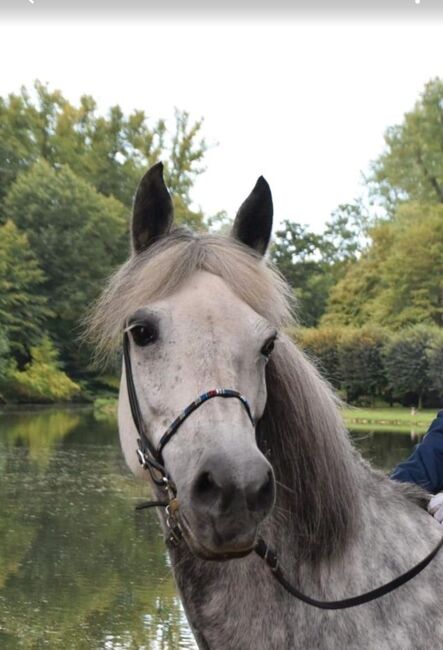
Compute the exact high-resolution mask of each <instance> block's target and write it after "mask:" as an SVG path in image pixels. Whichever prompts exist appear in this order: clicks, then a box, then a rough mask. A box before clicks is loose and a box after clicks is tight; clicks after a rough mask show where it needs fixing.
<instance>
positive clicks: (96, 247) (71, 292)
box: [5, 161, 128, 371]
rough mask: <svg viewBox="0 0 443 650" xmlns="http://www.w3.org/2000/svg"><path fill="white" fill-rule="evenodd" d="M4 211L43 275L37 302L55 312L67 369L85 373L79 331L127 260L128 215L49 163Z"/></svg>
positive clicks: (21, 183)
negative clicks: (20, 232)
mask: <svg viewBox="0 0 443 650" xmlns="http://www.w3.org/2000/svg"><path fill="white" fill-rule="evenodd" d="M5 209H6V212H7V214H8V215H9V216H10V218H11V219H13V220H14V222H15V223H16V224H17V226H18V227H19V228H21V229H22V230H23V231H24V232H25V233H26V236H27V239H28V241H29V244H30V246H31V248H32V251H33V254H34V256H35V258H36V259H37V260H38V264H39V266H40V268H41V269H42V271H43V272H44V279H43V275H40V276H39V281H40V286H39V295H40V298H39V299H38V300H40V301H43V302H47V303H48V304H49V305H50V307H51V312H52V314H51V317H50V318H48V320H47V327H48V331H49V333H50V335H51V338H52V339H53V341H54V342H55V344H56V346H57V347H58V348H59V349H60V351H61V354H62V359H63V361H64V362H66V363H67V364H68V368H70V369H71V370H72V371H76V370H80V369H81V368H82V367H83V368H84V366H85V364H86V359H87V357H88V356H89V355H87V353H86V351H85V356H84V358H82V357H81V356H80V350H79V344H78V333H79V330H78V326H79V324H80V321H81V319H82V317H83V315H84V313H85V310H86V308H87V307H88V306H89V305H90V304H91V302H92V301H93V300H95V298H96V297H97V295H98V293H99V291H100V290H101V288H102V286H103V282H104V279H105V278H106V277H107V276H109V274H110V273H111V272H112V271H113V269H114V268H115V266H116V265H117V264H119V263H121V262H122V261H123V260H124V259H125V258H126V257H127V253H128V244H127V240H128V236H127V230H128V214H127V213H128V211H127V209H126V208H125V207H124V206H123V205H122V204H121V203H120V202H119V201H117V200H116V199H115V198H113V197H105V196H102V195H101V194H99V193H98V192H97V191H96V190H95V189H94V187H92V186H91V185H90V184H89V183H87V182H86V181H84V180H83V179H80V178H78V177H77V176H76V175H75V174H74V173H73V172H72V171H71V170H70V169H69V167H67V166H65V167H62V168H61V169H59V170H58V171H55V170H54V169H53V168H52V167H50V165H49V164H48V163H46V162H44V161H41V162H38V163H36V164H35V165H34V166H33V167H32V168H31V169H30V170H29V171H27V172H24V173H22V174H20V176H19V177H18V178H17V181H16V182H15V183H14V185H13V186H12V187H11V189H10V191H9V193H8V195H7V197H6V199H5ZM35 300H37V299H35ZM34 323H35V325H33V327H35V328H38V321H34ZM13 340H15V334H14V337H12V338H11V341H13Z"/></svg>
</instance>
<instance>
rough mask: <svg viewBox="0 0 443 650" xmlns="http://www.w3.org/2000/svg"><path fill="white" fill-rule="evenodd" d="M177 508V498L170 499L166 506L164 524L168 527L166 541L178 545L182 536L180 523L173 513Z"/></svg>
mask: <svg viewBox="0 0 443 650" xmlns="http://www.w3.org/2000/svg"><path fill="white" fill-rule="evenodd" d="M177 510H178V500H177V499H172V501H170V503H168V505H167V506H166V525H167V527H168V528H169V537H168V541H169V542H170V543H171V544H172V545H173V546H178V545H179V544H180V542H181V540H182V538H183V533H182V529H181V528H180V524H179V523H178V521H177V519H176V518H175V513H176V512H177Z"/></svg>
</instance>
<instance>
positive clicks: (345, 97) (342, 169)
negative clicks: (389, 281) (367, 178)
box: [0, 0, 443, 230]
mask: <svg viewBox="0 0 443 650" xmlns="http://www.w3.org/2000/svg"><path fill="white" fill-rule="evenodd" d="M424 2H425V0H423V3H424ZM37 3H38V0H36V2H35V5H37ZM35 8H36V6H32V7H31V9H32V10H33V9H35ZM417 10H418V11H419V10H420V7H417ZM3 18H5V16H3ZM6 18H7V19H5V20H3V21H2V23H1V24H0V61H1V62H2V66H1V68H2V69H1V75H0V94H1V95H5V94H6V93H9V92H12V91H17V90H18V89H19V87H20V86H21V85H22V84H25V85H28V86H30V85H31V84H32V82H33V80H34V79H36V78H38V79H40V80H42V81H47V82H49V84H50V87H51V88H59V89H60V90H62V91H63V93H64V94H65V95H66V96H67V97H68V98H69V99H70V100H72V101H78V98H79V96H80V95H81V94H84V93H88V94H91V95H93V96H94V97H95V98H96V99H97V100H98V102H99V106H100V109H102V110H103V111H105V110H106V109H107V108H108V107H109V106H110V105H112V104H116V103H118V104H120V105H121V106H122V107H123V108H124V110H126V111H130V110H132V109H134V108H138V109H144V110H145V111H146V112H147V114H148V115H150V116H152V118H154V119H156V118H158V117H166V118H168V119H170V120H172V119H173V110H174V107H175V106H176V107H178V108H181V109H186V110H188V111H190V113H191V115H192V116H193V117H194V118H199V117H204V129H203V131H204V135H205V137H206V139H207V141H208V143H209V144H210V150H209V152H208V154H207V156H206V166H207V171H206V172H205V173H204V174H203V175H202V176H201V177H200V179H199V180H198V182H197V184H196V186H195V190H194V192H193V199H194V201H195V204H196V205H199V206H201V207H202V209H203V210H204V211H205V212H206V213H207V214H211V213H214V212H216V211H218V210H221V209H225V210H227V211H228V212H229V213H230V214H231V215H233V214H234V213H235V211H236V209H237V207H238V205H239V203H241V201H242V200H243V199H244V197H245V196H246V194H247V193H248V192H249V191H250V189H251V188H252V186H253V184H254V182H255V180H256V178H257V176H258V175H260V174H263V175H264V176H265V177H266V178H267V180H268V181H269V183H270V184H271V188H272V191H273V196H274V206H275V215H276V219H277V221H281V220H282V219H285V218H287V219H291V220H295V221H299V222H302V223H307V224H310V225H311V226H312V227H313V228H315V229H317V230H320V229H321V228H322V226H323V224H324V222H325V221H326V220H327V219H328V217H329V215H330V213H331V212H332V211H333V210H334V209H335V208H336V206H337V205H338V204H339V203H343V202H349V201H352V200H353V199H354V198H355V197H357V196H358V195H359V194H360V192H361V185H360V183H361V172H366V171H367V170H368V168H369V163H370V161H371V160H372V159H374V158H375V157H376V156H377V155H378V154H379V153H380V152H381V151H382V149H383V132H384V131H385V129H386V127H388V126H389V125H392V124H395V123H397V122H400V121H401V120H402V116H403V114H404V112H405V111H407V110H409V109H410V108H412V107H413V105H414V102H415V101H416V99H417V98H418V96H419V93H420V92H421V91H422V89H423V86H424V84H425V82H426V81H427V80H429V79H431V78H432V77H436V76H442V75H443V56H442V55H443V33H442V27H443V14H442V15H441V18H440V17H439V16H435V17H434V19H433V21H432V22H426V21H416V22H414V21H411V20H409V21H404V20H398V21H395V20H392V17H391V19H389V20H385V19H383V17H382V16H381V15H380V17H379V20H377V17H376V16H375V17H374V16H373V17H372V19H371V20H365V19H364V18H363V17H360V18H358V17H355V16H354V18H353V19H352V20H348V21H347V20H345V19H344V18H343V19H341V18H340V19H338V18H336V19H335V20H332V19H331V18H328V17H325V16H322V14H321V12H320V13H318V14H317V15H316V16H312V15H311V16H310V17H303V18H302V17H300V16H295V15H289V14H288V16H287V17H286V18H284V17H283V16H282V15H280V14H279V15H278V16H277V17H275V18H274V19H272V18H271V17H270V16H268V17H267V18H266V19H264V18H263V17H262V18H261V19H260V20H258V19H257V20H255V22H252V21H251V20H250V19H248V20H245V19H244V18H243V19H239V18H235V16H231V17H230V16H229V15H225V16H224V18H223V19H222V18H220V17H219V18H217V17H216V16H213V17H212V18H211V17H210V16H206V18H204V19H197V18H189V17H188V19H187V20H185V19H184V18H182V19H180V20H177V19H176V20H175V22H174V20H173V19H172V18H165V17H164V16H163V17H161V16H157V17H156V18H155V19H154V18H152V17H151V18H149V17H148V16H146V15H145V16H140V19H139V20H138V21H136V22H135V21H134V17H133V16H132V15H131V16H130V17H128V16H126V18H125V17H124V16H123V15H122V16H120V18H118V19H117V18H115V17H114V18H113V19H112V20H111V19H110V18H109V20H108V22H104V19H103V20H97V19H95V20H94V21H91V20H87V18H86V16H85V17H84V19H81V16H80V17H77V18H78V19H77V20H76V21H74V20H69V19H68V17H65V18H64V19H57V21H55V20H53V21H52V22H49V21H48V20H46V19H45V20H40V21H39V22H37V21H36V22H30V21H29V20H24V19H22V18H20V19H18V18H17V17H15V18H14V17H13V16H7V17H6Z"/></svg>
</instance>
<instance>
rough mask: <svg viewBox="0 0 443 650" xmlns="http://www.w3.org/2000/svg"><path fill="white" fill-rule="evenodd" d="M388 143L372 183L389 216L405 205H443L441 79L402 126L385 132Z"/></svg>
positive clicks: (431, 84)
mask: <svg viewBox="0 0 443 650" xmlns="http://www.w3.org/2000/svg"><path fill="white" fill-rule="evenodd" d="M385 142H386V150H385V152H384V153H383V154H382V155H381V156H380V157H379V158H378V159H377V160H376V161H375V163H374V164H373V169H372V176H371V178H370V181H371V184H372V191H373V194H375V195H376V196H378V197H380V198H381V199H382V200H383V202H384V204H385V206H386V207H387V209H388V211H389V212H390V214H393V213H394V212H395V208H396V206H397V205H398V203H399V202H400V203H401V202H403V201H411V200H412V201H419V202H421V203H440V204H441V203H443V80H442V79H439V78H437V79H434V80H432V81H430V82H429V83H427V84H426V86H425V88H424V91H423V93H422V95H421V97H420V99H419V100H418V102H417V103H416V105H415V107H414V109H413V110H412V111H410V112H409V113H406V115H405V117H404V121H403V123H402V124H397V125H395V126H392V127H390V128H389V129H388V130H387V131H386V134H385Z"/></svg>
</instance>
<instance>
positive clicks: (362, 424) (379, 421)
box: [343, 406, 437, 433]
mask: <svg viewBox="0 0 443 650" xmlns="http://www.w3.org/2000/svg"><path fill="white" fill-rule="evenodd" d="M436 413H437V409H424V410H421V411H417V413H416V414H415V415H413V414H411V409H409V408H402V407H393V408H389V407H386V408H372V409H370V408H357V407H354V406H348V407H346V408H345V409H344V412H343V415H344V419H345V422H346V426H347V427H348V428H350V429H352V430H353V431H358V430H362V431H367V430H368V429H370V430H371V431H374V432H377V431H393V432H396V431H398V432H399V433H410V432H411V431H416V432H418V433H425V432H426V431H427V429H428V427H429V425H430V424H431V422H432V420H433V419H434V418H435V416H436Z"/></svg>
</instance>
